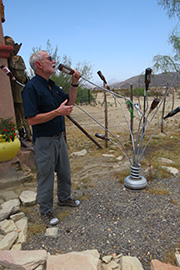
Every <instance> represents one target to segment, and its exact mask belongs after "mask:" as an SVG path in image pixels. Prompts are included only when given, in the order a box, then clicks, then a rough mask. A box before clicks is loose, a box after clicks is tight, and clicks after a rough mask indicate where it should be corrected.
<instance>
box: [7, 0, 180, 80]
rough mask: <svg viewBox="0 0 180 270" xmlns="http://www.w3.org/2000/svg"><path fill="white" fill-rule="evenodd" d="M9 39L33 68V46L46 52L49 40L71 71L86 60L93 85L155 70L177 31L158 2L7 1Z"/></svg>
mask: <svg viewBox="0 0 180 270" xmlns="http://www.w3.org/2000/svg"><path fill="white" fill-rule="evenodd" d="M3 4H4V6H5V19H6V21H5V22H4V23H3V24H2V26H3V32H4V35H9V36H11V37H12V38H13V39H14V41H15V42H17V43H21V42H22V47H21V50H20V51H19V55H21V56H22V57H23V59H24V61H25V64H26V67H27V68H29V57H30V55H31V53H32V48H33V47H39V46H41V48H42V49H46V44H47V40H48V39H49V40H50V42H51V44H52V45H53V47H54V48H55V47H56V46H58V53H59V55H60V57H62V56H63V55H66V56H68V57H70V58H71V61H72V68H74V67H75V66H76V64H77V63H78V62H81V63H82V62H84V61H87V62H88V63H89V64H90V65H91V66H92V70H93V79H92V80H93V81H94V82H96V83H97V82H98V81H99V80H100V79H99V77H98V75H97V71H98V70H101V72H102V73H103V74H104V76H105V77H106V80H107V82H111V80H112V79H116V80H118V81H123V80H125V79H128V78H130V77H132V76H136V75H139V74H141V73H142V72H144V71H145V69H146V68H147V67H151V66H152V65H153V62H152V60H153V57H154V56H155V55H157V54H162V55H165V54H168V55H173V51H172V46H171V45H169V44H168V37H169V35H170V33H171V31H172V30H173V28H174V27H175V26H176V23H177V21H176V20H175V19H169V18H168V16H167V14H166V11H165V10H163V9H162V7H161V6H159V5H158V4H157V0H136V1H135V0H76V1H72V0H68V1H61V0H51V1H47V0H31V1H28V0H27V1H25V0H17V1H15V0H3Z"/></svg>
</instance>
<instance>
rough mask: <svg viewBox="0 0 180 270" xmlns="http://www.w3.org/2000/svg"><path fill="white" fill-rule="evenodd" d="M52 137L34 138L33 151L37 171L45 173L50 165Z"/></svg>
mask: <svg viewBox="0 0 180 270" xmlns="http://www.w3.org/2000/svg"><path fill="white" fill-rule="evenodd" d="M52 151H53V150H52V138H48V137H40V138H36V142H35V147H34V153H35V156H34V158H35V164H36V168H37V170H38V172H39V173H42V174H44V173H47V172H48V171H49V170H50V168H51V166H52V154H53V153H52Z"/></svg>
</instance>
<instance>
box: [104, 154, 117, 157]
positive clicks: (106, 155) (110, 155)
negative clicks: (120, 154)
mask: <svg viewBox="0 0 180 270" xmlns="http://www.w3.org/2000/svg"><path fill="white" fill-rule="evenodd" d="M102 156H103V157H115V155H113V154H102Z"/></svg>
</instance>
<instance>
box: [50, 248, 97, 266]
mask: <svg viewBox="0 0 180 270" xmlns="http://www.w3.org/2000/svg"><path fill="white" fill-rule="evenodd" d="M99 263H100V260H99V253H98V251H97V250H92V251H91V250H87V251H83V252H70V253H67V254H62V255H61V254H59V255H56V256H55V255H51V256H50V255H48V258H47V270H52V269H53V270H59V269H62V270H70V269H73V270H85V269H86V270H97V267H98V264H99ZM59 266H61V267H59Z"/></svg>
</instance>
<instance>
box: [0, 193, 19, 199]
mask: <svg viewBox="0 0 180 270" xmlns="http://www.w3.org/2000/svg"><path fill="white" fill-rule="evenodd" d="M0 197H1V198H3V199H4V201H9V200H13V199H18V195H17V194H16V193H15V192H14V191H12V190H9V191H3V193H1V194H0Z"/></svg>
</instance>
